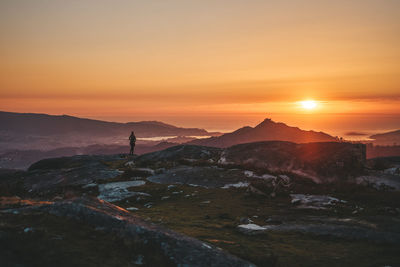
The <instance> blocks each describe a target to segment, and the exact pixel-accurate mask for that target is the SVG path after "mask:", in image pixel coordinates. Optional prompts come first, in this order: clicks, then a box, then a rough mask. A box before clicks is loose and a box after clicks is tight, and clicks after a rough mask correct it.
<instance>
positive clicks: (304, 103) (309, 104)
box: [300, 100, 317, 110]
mask: <svg viewBox="0 0 400 267" xmlns="http://www.w3.org/2000/svg"><path fill="white" fill-rule="evenodd" d="M300 104H301V106H302V107H303V108H304V109H309V110H311V109H314V108H315V107H316V106H317V102H316V101H314V100H305V101H301V102H300Z"/></svg>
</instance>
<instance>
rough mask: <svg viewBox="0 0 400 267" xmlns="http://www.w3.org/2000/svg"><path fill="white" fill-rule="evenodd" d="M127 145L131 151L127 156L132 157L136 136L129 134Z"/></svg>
mask: <svg viewBox="0 0 400 267" xmlns="http://www.w3.org/2000/svg"><path fill="white" fill-rule="evenodd" d="M129 143H130V144H131V151H130V152H129V155H133V151H134V150H135V143H136V136H135V134H134V133H133V131H132V132H131V135H130V136H129Z"/></svg>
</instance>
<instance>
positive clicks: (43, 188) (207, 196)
mask: <svg viewBox="0 0 400 267" xmlns="http://www.w3.org/2000/svg"><path fill="white" fill-rule="evenodd" d="M399 190H400V159H399V158H382V159H374V160H368V161H366V159H365V147H364V146H363V145H354V144H347V143H338V142H334V143H310V144H294V143H290V142H278V141H272V142H258V143H249V144H241V145H236V146H233V147H229V148H223V149H222V148H212V147H204V146H195V145H181V146H175V147H171V148H168V149H166V150H163V151H158V152H153V153H148V154H144V155H141V156H139V157H137V156H133V157H127V156H125V155H109V156H89V155H86V156H73V157H64V158H53V159H46V160H42V161H39V162H37V163H35V164H33V165H32V166H31V167H30V168H29V169H28V170H27V171H13V170H2V171H1V172H0V196H1V198H0V209H1V210H0V259H1V266H139V265H141V266H399V265H400V205H399V203H400V192H399Z"/></svg>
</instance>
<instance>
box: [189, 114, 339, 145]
mask: <svg viewBox="0 0 400 267" xmlns="http://www.w3.org/2000/svg"><path fill="white" fill-rule="evenodd" d="M258 141H290V142H294V143H310V142H334V141H337V139H336V138H335V137H333V136H330V135H328V134H326V133H323V132H315V131H304V130H301V129H299V128H297V127H290V126H288V125H286V124H284V123H280V122H274V121H272V120H271V119H265V120H264V121H263V122H262V123H260V124H259V125H257V126H256V127H254V128H253V127H249V126H246V127H243V128H240V129H238V130H236V131H234V132H232V133H227V134H224V135H222V136H219V137H211V138H206V139H200V140H193V141H191V142H189V144H193V145H203V146H213V147H229V146H233V145H237V144H243V143H251V142H258Z"/></svg>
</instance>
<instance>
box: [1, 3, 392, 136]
mask: <svg viewBox="0 0 400 267" xmlns="http://www.w3.org/2000/svg"><path fill="white" fill-rule="evenodd" d="M399 10H400V1H397V0H379V1H378V0H376V1H373V0H347V1H320V0H318V1H317V0H313V1H311V0H301V1H300V0H290V1H289V0H287V1H285V0H281V1H267V0H265V1H261V0H259V1H258V0H246V1H244V0H243V1H238V0H231V1H227V0H226V1H222V0H220V1H215V0H212V1H211V0H210V1H204V0H203V1H184V0H182V1H167V0H166V1H128V0H126V1H122V0H120V1H101V0H93V1H87V0H86V1H85V0H82V1H59V0H53V1H45V0H41V1H30V0H25V1H14V0H9V1H4V0H3V1H1V2H0V58H1V61H0V110H6V111H16V112H42V113H51V114H71V115H77V116H84V117H93V118H102V119H111V120H119V121H129V120H146V119H158V120H164V121H167V122H170V123H176V124H179V125H182V126H196V127H206V128H210V129H233V128H236V127H238V126H240V125H243V123H244V124H251V123H255V122H256V121H258V120H259V119H261V118H263V117H265V116H269V117H272V118H274V119H275V118H276V119H278V120H285V121H287V122H290V123H292V125H298V126H302V127H320V129H318V130H325V129H328V128H327V127H328V126H326V124H328V122H329V121H330V122H331V123H333V122H335V123H336V124H335V125H340V122H341V121H340V120H337V118H339V117H340V118H341V116H342V115H343V114H345V115H348V117H347V118H353V120H359V118H358V117H357V118H356V117H354V116H355V115H357V114H375V115H376V114H380V115H379V116H381V115H382V114H383V115H387V116H386V117H385V118H389V117H390V118H392V117H393V116H396V115H398V114H399V113H400V109H399V108H398V107H399V106H400V75H399V74H400V16H399ZM304 99H315V100H317V101H320V102H319V105H318V107H317V108H316V109H315V110H313V111H306V110H304V109H302V108H301V107H300V106H299V105H298V103H297V102H298V101H301V100H304ZM335 114H342V115H340V116H339V115H337V116H336V115H335ZM304 117H307V118H308V120H310V121H315V124H306V123H305V122H304V120H302V119H301V118H304ZM299 118H300V119H299ZM328 118H329V119H328ZM334 118H335V119H334ZM371 118H372V117H371ZM327 119H328V121H327ZM347 120H349V119H346V120H345V119H343V120H342V122H343V123H345V121H347ZM380 120H381V119H377V124H378V121H380ZM389 120H390V119H389ZM350 121H351V119H350ZM246 122H249V123H246ZM317 122H318V123H317ZM374 122H375V121H372V123H374ZM397 123H398V120H396V119H395V120H394V121H393V120H391V122H390V123H389V122H388V124H387V125H386V127H383V128H385V129H392V128H400V125H398V124H397ZM349 125H351V123H349ZM331 126H332V125H331ZM397 126H398V127H397ZM338 127H339V126H338ZM349 127H350V126H349ZM370 128H371V127H370ZM381 128H382V127H381Z"/></svg>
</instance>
